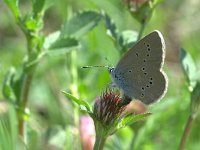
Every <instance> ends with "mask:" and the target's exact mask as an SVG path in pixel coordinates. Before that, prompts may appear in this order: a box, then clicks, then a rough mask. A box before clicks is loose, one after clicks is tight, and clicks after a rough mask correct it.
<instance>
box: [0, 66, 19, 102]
mask: <svg viewBox="0 0 200 150" xmlns="http://www.w3.org/2000/svg"><path fill="white" fill-rule="evenodd" d="M14 76H15V69H14V68H11V69H10V70H9V71H8V73H7V75H6V77H5V80H4V83H3V88H2V90H3V91H2V92H3V95H4V97H5V98H6V99H8V100H10V101H12V102H14V101H15V100H16V96H15V93H14V90H13V78H14Z"/></svg>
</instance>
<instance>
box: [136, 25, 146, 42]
mask: <svg viewBox="0 0 200 150" xmlns="http://www.w3.org/2000/svg"><path fill="white" fill-rule="evenodd" d="M145 27H146V21H144V22H143V23H141V27H140V31H139V34H138V37H137V41H139V40H140V39H141V37H142V34H143V32H144V29H145Z"/></svg>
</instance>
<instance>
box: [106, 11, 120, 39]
mask: <svg viewBox="0 0 200 150" xmlns="http://www.w3.org/2000/svg"><path fill="white" fill-rule="evenodd" d="M104 19H105V25H106V29H107V34H108V35H109V36H110V37H112V38H113V39H114V40H115V41H118V31H117V27H116V25H115V23H114V21H113V20H112V19H111V18H110V16H108V15H107V14H105V15H104Z"/></svg>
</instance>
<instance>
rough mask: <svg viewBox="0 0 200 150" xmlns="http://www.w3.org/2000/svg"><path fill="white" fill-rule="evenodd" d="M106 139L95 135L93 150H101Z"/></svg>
mask: <svg viewBox="0 0 200 150" xmlns="http://www.w3.org/2000/svg"><path fill="white" fill-rule="evenodd" d="M105 141H106V138H105V137H103V136H101V135H100V136H99V135H96V140H95V144H94V150H103V147H104V144H105Z"/></svg>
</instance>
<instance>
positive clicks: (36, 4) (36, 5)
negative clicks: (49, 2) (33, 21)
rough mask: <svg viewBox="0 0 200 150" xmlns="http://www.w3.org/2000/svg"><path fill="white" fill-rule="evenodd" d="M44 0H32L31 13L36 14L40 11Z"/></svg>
mask: <svg viewBox="0 0 200 150" xmlns="http://www.w3.org/2000/svg"><path fill="white" fill-rule="evenodd" d="M45 1H46V0H32V5H33V13H34V14H35V15H38V14H39V13H41V12H42V11H43V9H44V5H45Z"/></svg>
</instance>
